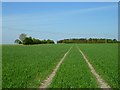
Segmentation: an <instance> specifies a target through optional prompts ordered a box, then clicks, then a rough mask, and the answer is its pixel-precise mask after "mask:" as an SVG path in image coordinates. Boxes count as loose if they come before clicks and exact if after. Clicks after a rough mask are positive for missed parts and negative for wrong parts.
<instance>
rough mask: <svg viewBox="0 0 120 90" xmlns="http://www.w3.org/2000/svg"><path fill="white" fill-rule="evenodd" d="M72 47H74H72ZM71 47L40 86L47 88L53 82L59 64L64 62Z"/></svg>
mask: <svg viewBox="0 0 120 90" xmlns="http://www.w3.org/2000/svg"><path fill="white" fill-rule="evenodd" d="M71 48H72V47H71ZM71 48H70V49H69V50H68V51H67V52H66V53H65V54H64V56H63V58H62V59H61V60H60V62H59V63H58V64H57V66H56V67H55V68H54V70H53V72H52V73H51V74H50V75H49V77H48V78H47V79H46V80H44V81H43V83H42V84H41V86H40V87H39V88H47V87H48V85H50V84H51V82H52V80H53V77H54V76H55V74H56V72H57V70H58V68H59V66H60V65H61V63H62V62H63V60H64V59H65V57H66V56H67V54H68V53H69V51H70V50H71Z"/></svg>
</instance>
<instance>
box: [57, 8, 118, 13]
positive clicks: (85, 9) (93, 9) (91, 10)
mask: <svg viewBox="0 0 120 90" xmlns="http://www.w3.org/2000/svg"><path fill="white" fill-rule="evenodd" d="M114 8H118V6H103V7H94V8H84V9H78V10H72V11H65V12H61V13H59V14H79V13H86V12H94V11H101V10H109V9H114Z"/></svg>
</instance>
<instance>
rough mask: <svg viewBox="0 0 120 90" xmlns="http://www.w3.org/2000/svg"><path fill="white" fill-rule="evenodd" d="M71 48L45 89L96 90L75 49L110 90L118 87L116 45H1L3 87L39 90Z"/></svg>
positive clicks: (97, 86) (93, 79)
mask: <svg viewBox="0 0 120 90" xmlns="http://www.w3.org/2000/svg"><path fill="white" fill-rule="evenodd" d="M70 47H72V49H71V50H70V52H69V53H68V55H67V56H66V57H65V59H64V61H63V62H62V64H61V65H60V67H59V69H58V70H57V72H56V75H55V77H54V78H53V80H52V82H51V84H50V85H49V86H48V87H50V88H99V85H98V82H97V80H96V78H95V77H94V76H93V74H92V73H91V71H90V69H89V68H88V65H87V64H86V62H85V60H84V58H83V57H82V55H81V53H80V52H79V50H78V48H80V49H81V50H82V51H83V53H84V54H85V55H86V57H87V58H88V60H89V61H90V63H91V64H92V65H93V67H94V68H95V70H96V72H97V73H98V74H99V75H100V76H101V77H102V78H103V79H104V80H105V81H106V82H107V83H108V84H109V85H110V86H111V87H112V88H116V87H118V86H117V80H118V73H117V72H118V71H117V70H118V55H117V54H118V51H117V50H118V46H117V44H57V45H49V44H48V45H44V44H43V45H31V46H30V45H3V47H2V50H3V52H2V54H3V55H2V66H3V67H2V68H3V74H2V76H3V77H2V79H3V83H2V84H3V86H2V87H3V88H25V87H27V88H30V87H32V88H37V87H39V86H40V85H41V83H42V82H43V81H44V80H45V79H46V77H48V76H49V75H50V74H51V73H52V71H53V69H54V68H55V66H56V65H57V63H58V62H59V61H60V60H61V58H62V57H63V56H64V54H65V53H66V52H67V51H68V50H69V49H70ZM77 47H78V48H77Z"/></svg>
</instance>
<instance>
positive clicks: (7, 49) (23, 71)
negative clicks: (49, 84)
mask: <svg viewBox="0 0 120 90" xmlns="http://www.w3.org/2000/svg"><path fill="white" fill-rule="evenodd" d="M69 48H70V45H64V44H63V45H33V46H23V45H3V58H2V60H3V63H2V66H3V67H2V70H3V74H2V78H3V83H2V87H3V88H25V87H27V88H30V87H32V88H37V87H39V85H40V83H41V82H42V81H43V80H44V79H46V77H47V76H48V75H49V74H50V73H51V72H52V70H53V69H54V68H55V66H56V64H57V63H58V62H59V61H60V59H61V58H62V57H63V55H64V54H65V53H66V52H67V50H68V49H69Z"/></svg>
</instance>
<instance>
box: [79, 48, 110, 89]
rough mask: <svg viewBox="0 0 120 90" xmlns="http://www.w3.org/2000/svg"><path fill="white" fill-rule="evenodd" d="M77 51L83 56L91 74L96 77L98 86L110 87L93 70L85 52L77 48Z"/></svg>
mask: <svg viewBox="0 0 120 90" xmlns="http://www.w3.org/2000/svg"><path fill="white" fill-rule="evenodd" d="M78 50H79V52H80V53H81V54H82V56H83V58H84V59H85V61H86V63H87V64H88V67H89V68H90V70H91V72H92V74H93V75H94V76H95V77H96V79H97V82H98V83H99V86H100V88H111V87H110V86H109V85H108V84H107V83H106V82H105V81H104V80H103V79H102V78H101V77H100V76H99V74H98V73H97V72H96V71H95V69H94V67H93V66H92V64H90V62H89V60H88V59H87V58H86V56H85V54H84V53H83V52H82V51H81V50H80V48H78Z"/></svg>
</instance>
